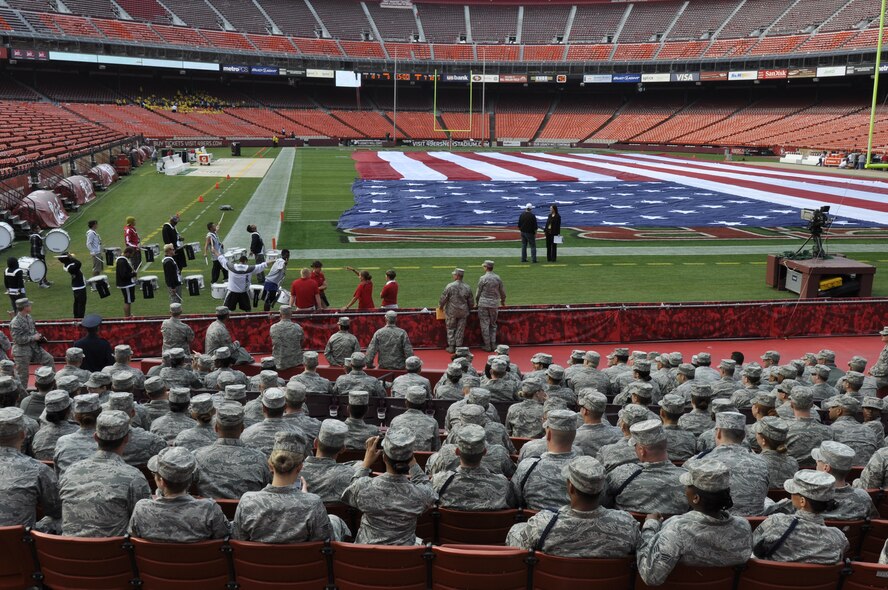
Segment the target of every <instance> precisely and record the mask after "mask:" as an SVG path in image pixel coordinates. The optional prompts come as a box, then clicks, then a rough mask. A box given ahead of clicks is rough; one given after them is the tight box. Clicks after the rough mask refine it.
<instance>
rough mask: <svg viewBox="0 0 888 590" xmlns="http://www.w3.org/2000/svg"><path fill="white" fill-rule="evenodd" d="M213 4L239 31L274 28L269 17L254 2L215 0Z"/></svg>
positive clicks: (259, 30)
mask: <svg viewBox="0 0 888 590" xmlns="http://www.w3.org/2000/svg"><path fill="white" fill-rule="evenodd" d="M212 4H213V6H214V7H215V8H216V10H218V11H219V12H220V13H222V16H224V17H225V19H226V20H227V21H228V22H229V23H230V24H231V26H233V27H234V28H235V29H237V30H238V31H245V32H250V33H268V32H271V30H272V28H271V26H270V24H269V22H268V19H266V18H265V16H264V15H263V14H262V13H261V12H259V8H257V6H256V5H254V4H253V3H252V2H242V1H241V0H213V2H212Z"/></svg>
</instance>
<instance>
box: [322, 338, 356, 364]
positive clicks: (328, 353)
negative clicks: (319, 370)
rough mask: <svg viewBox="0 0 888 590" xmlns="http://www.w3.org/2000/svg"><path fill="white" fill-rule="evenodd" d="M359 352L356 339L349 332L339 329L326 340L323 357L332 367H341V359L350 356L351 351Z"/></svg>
mask: <svg viewBox="0 0 888 590" xmlns="http://www.w3.org/2000/svg"><path fill="white" fill-rule="evenodd" d="M355 352H361V345H360V344H359V343H358V339H357V338H356V337H355V335H354V334H352V333H351V332H343V331H339V332H336V333H334V334H333V335H332V336H330V339H329V340H327V347H326V348H324V358H326V359H327V363H329V364H330V366H332V367H341V366H342V361H343V360H345V359H346V358H348V357H350V356H351V355H352V353H355Z"/></svg>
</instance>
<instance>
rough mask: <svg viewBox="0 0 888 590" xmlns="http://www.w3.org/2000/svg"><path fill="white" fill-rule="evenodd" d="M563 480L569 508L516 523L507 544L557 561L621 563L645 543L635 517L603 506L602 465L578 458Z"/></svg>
mask: <svg viewBox="0 0 888 590" xmlns="http://www.w3.org/2000/svg"><path fill="white" fill-rule="evenodd" d="M562 477H563V478H564V479H566V480H567V493H568V496H569V497H570V505H568V506H562V507H561V508H559V509H558V510H557V512H554V511H550V510H542V511H540V512H539V513H538V514H536V515H534V516H532V517H531V518H530V520H528V521H527V522H526V523H518V524H516V525H514V526H513V527H512V528H511V530H509V534H508V536H507V537H506V545H511V546H512V547H519V548H521V549H534V550H536V551H541V552H543V553H548V554H550V555H557V556H558V557H579V558H600V559H618V558H621V557H625V556H627V555H630V554H632V553H633V552H634V551H635V549H636V547H637V546H638V544H639V542H640V539H641V537H640V535H639V533H638V525H637V524H636V522H635V519H634V518H632V516H631V515H629V514H627V513H626V512H623V511H622V510H611V509H609V508H604V507H602V506H600V504H599V500H600V497H601V492H602V491H603V490H604V487H605V476H604V467H603V466H602V465H601V463H599V462H598V461H596V460H595V459H593V458H592V457H577V458H575V459H573V460H572V461H570V462H569V463H568V464H567V465H565V466H564V467H563V469H562ZM553 521H554V522H553Z"/></svg>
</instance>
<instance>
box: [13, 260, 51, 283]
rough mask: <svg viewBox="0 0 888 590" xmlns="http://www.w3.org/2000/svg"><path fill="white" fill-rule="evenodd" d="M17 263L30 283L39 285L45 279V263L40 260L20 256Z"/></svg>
mask: <svg viewBox="0 0 888 590" xmlns="http://www.w3.org/2000/svg"><path fill="white" fill-rule="evenodd" d="M18 261H19V268H21V269H24V271H25V274H26V275H28V280H29V281H31V282H32V283H39V282H40V281H42V280H43V279H45V278H46V263H44V262H43V261H42V260H38V259H37V258H31V257H30V256H22V257H21V258H19V259H18Z"/></svg>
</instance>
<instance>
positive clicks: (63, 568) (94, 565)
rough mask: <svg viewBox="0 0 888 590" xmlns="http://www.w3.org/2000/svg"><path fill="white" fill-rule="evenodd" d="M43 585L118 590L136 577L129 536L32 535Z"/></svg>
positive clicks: (59, 588)
mask: <svg viewBox="0 0 888 590" xmlns="http://www.w3.org/2000/svg"><path fill="white" fill-rule="evenodd" d="M31 537H32V538H33V539H34V547H35V549H36V551H37V559H38V561H39V563H40V572H41V574H42V575H43V583H44V584H46V585H47V586H48V587H50V588H52V589H53V590H116V589H118V588H126V587H128V586H129V585H130V583H131V582H132V581H133V580H134V579H135V578H136V574H135V573H134V572H133V568H132V559H131V553H130V543H129V540H128V539H127V538H126V537H109V538H106V539H93V538H80V537H59V536H57V535H47V534H44V533H38V532H36V531H32V532H31Z"/></svg>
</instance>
